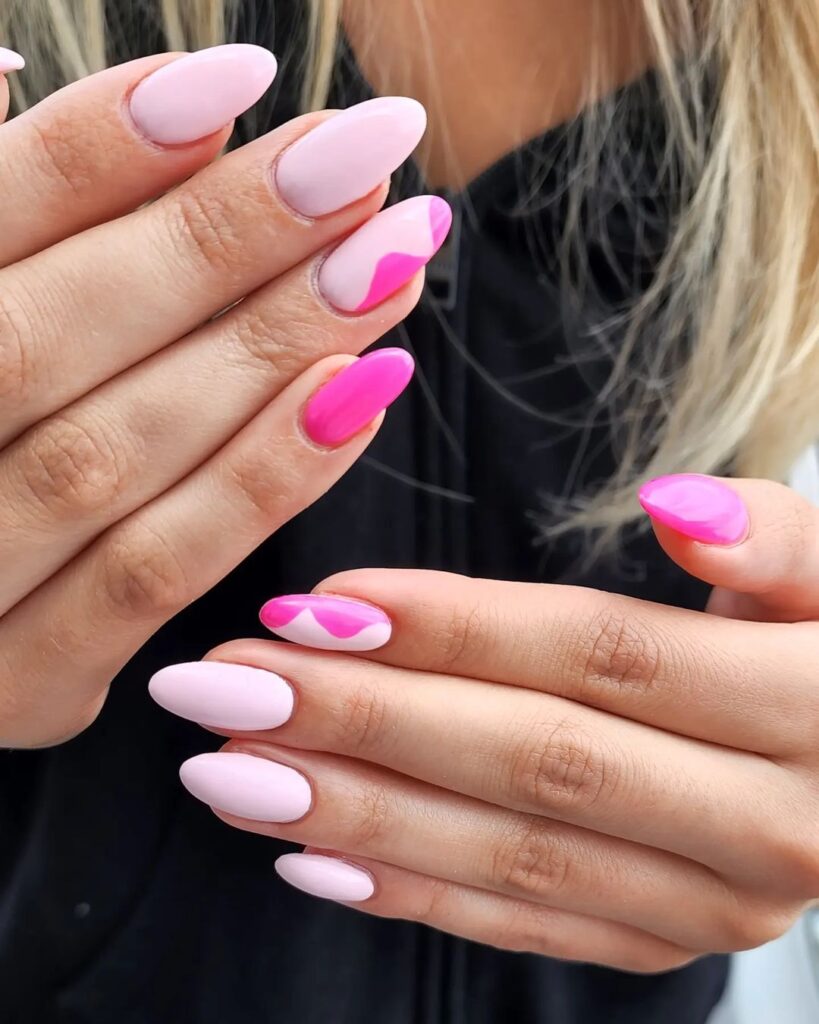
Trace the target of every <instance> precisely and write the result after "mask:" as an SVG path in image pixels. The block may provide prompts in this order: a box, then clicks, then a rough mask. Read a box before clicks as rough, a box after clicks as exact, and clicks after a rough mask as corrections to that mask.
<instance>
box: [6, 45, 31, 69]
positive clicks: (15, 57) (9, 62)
mask: <svg viewBox="0 0 819 1024" xmlns="http://www.w3.org/2000/svg"><path fill="white" fill-rule="evenodd" d="M25 66H26V59H25V57H23V56H21V54H19V53H17V52H16V51H14V50H9V49H7V48H6V47H5V46H0V75H4V74H5V73H6V72H7V71H22V70H23V68H24V67H25Z"/></svg>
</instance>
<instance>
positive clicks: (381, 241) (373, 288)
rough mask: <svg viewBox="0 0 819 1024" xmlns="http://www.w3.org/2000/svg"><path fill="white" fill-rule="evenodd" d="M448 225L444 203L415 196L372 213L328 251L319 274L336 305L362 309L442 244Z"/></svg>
mask: <svg viewBox="0 0 819 1024" xmlns="http://www.w3.org/2000/svg"><path fill="white" fill-rule="evenodd" d="M451 224H452V211H451V210H450V208H449V205H448V204H447V203H446V202H444V200H443V199H440V198H438V196H418V197H416V198H415V199H407V200H405V201H404V202H403V203H398V204H397V205H395V206H391V207H390V208H389V209H388V210H384V211H383V212H382V213H379V214H376V216H375V217H373V218H372V220H370V221H368V222H367V223H366V224H365V225H364V226H363V227H361V228H359V229H358V231H356V232H355V234H353V235H351V236H350V237H349V238H348V239H347V240H346V241H344V242H342V243H341V245H340V246H339V247H338V248H337V249H336V250H335V251H334V252H332V253H331V254H330V256H329V257H328V258H327V260H326V262H325V263H324V265H323V266H322V268H321V271H320V273H319V288H320V289H321V292H322V294H323V295H324V297H325V298H326V299H327V301H328V302H330V303H331V304H332V305H333V306H335V307H336V308H337V309H341V310H344V311H345V312H348V313H365V312H366V311H367V310H369V309H372V308H373V307H375V306H377V305H378V304H379V303H381V302H383V301H384V300H385V299H387V298H389V296H390V295H393V294H394V293H395V292H397V291H398V289H399V288H401V287H402V286H403V285H405V284H406V283H407V281H409V280H410V278H412V277H413V276H414V275H415V274H416V272H417V271H418V270H420V269H421V267H423V266H425V265H426V264H427V263H429V261H430V260H431V259H432V257H433V256H434V255H435V253H436V252H437V251H438V250H439V249H440V248H441V245H442V244H443V241H444V239H445V238H446V236H447V234H448V232H449V228H450V226H451Z"/></svg>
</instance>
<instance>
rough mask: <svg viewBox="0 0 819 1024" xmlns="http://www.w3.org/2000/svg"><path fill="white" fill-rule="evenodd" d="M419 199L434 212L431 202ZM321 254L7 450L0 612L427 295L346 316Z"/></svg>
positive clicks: (2, 456)
mask: <svg viewBox="0 0 819 1024" xmlns="http://www.w3.org/2000/svg"><path fill="white" fill-rule="evenodd" d="M411 205H413V206H414V207H415V208H416V209H418V210H419V212H420V213H422V214H423V215H424V216H426V213H425V207H424V201H423V200H421V199H416V200H413V201H411ZM393 209H394V210H398V208H397V207H394V208H393ZM388 244H390V243H388ZM342 256H343V253H342ZM320 262H321V256H320V255H319V256H318V257H317V258H314V259H310V260H308V261H306V262H305V263H302V264H300V265H299V266H298V267H296V268H294V269H293V270H292V271H290V272H288V273H287V274H285V275H284V276H283V277H280V278H278V279H277V280H275V281H273V282H272V283H271V284H269V285H267V286H265V287H264V288H262V289H260V290H259V291H258V292H256V293H255V294H254V295H252V296H250V297H249V298H248V299H246V300H245V301H244V302H242V303H240V304H239V305H238V306H236V307H234V309H233V310H231V311H230V312H228V313H227V314H225V315H224V316H222V317H220V318H218V319H217V320H215V321H214V322H213V323H211V324H209V325H207V326H206V327H205V328H203V329H201V330H200V331H198V332H194V334H192V335H189V336H188V337H187V338H186V339H185V340H183V341H181V342H178V343H177V344H176V345H172V346H170V347H169V348H168V349H166V350H163V351H162V352H159V353H157V354H156V355H154V356H153V357H151V358H149V359H147V360H145V361H143V362H142V363H140V364H139V365H138V366H136V367H134V368H133V369H132V370H130V371H129V372H128V373H125V374H120V375H119V376H117V377H115V378H114V379H113V380H111V381H109V382H107V383H106V384H104V385H102V386H100V387H99V388H97V389H96V390H95V391H94V392H92V393H91V394H90V395H87V396H85V397H84V398H83V399H81V400H80V401H79V402H76V403H74V404H73V405H72V406H70V407H69V408H67V409H65V410H63V411H62V412H61V413H59V414H57V415H55V416H52V417H49V418H48V419H47V420H45V421H44V422H42V423H40V424H38V425H37V426H36V427H34V428H33V429H32V430H29V431H27V432H26V433H25V434H23V435H22V436H21V437H20V438H19V439H18V440H17V441H16V442H14V443H13V444H12V445H10V446H9V447H8V448H7V449H6V450H5V451H4V452H0V493H3V494H6V495H9V496H14V497H13V500H9V501H7V502H6V503H5V504H1V505H0V562H2V564H3V566H4V572H3V573H2V577H1V578H0V613H2V612H5V611H7V610H8V608H10V607H11V606H12V605H14V604H15V603H17V601H19V600H21V599H22V598H23V597H24V596H25V595H26V594H27V593H29V592H30V591H31V590H33V589H34V588H35V587H36V586H38V585H39V584H40V583H41V582H43V581H44V580H45V579H47V578H48V576H50V575H51V574H52V573H53V572H55V571H57V569H59V568H60V567H61V566H62V565H64V564H65V563H66V562H67V561H68V560H70V559H71V558H72V557H74V555H76V554H77V553H78V552H79V551H81V550H82V549H83V548H84V547H85V546H86V545H87V544H89V543H90V542H91V541H92V540H93V539H94V537H96V536H97V534H99V533H100V532H101V531H102V530H103V529H105V528H106V527H108V526H110V525H111V524H112V523H114V522H117V521H118V520H119V519H122V518H123V517H124V516H126V515H128V514H129V513H131V512H133V511H135V510H136V509H138V508H139V507H140V506H141V505H143V504H145V503H146V502H148V501H150V500H152V499H153V498H155V497H157V495H159V494H161V493H162V492H163V491H165V490H167V489H168V488H169V487H171V486H173V485H174V484H175V483H176V482H177V481H178V480H180V479H182V478H183V477H184V476H186V475H187V474H188V473H190V472H191V471H193V470H194V469H196V467H197V466H199V465H201V463H202V462H203V461H204V460H205V459H207V458H208V457H209V456H210V455H212V454H213V453H214V452H215V451H217V450H218V449H219V448H220V447H221V446H222V445H224V444H225V443H226V442H227V441H228V440H229V439H230V438H231V437H232V436H233V434H235V433H236V431H238V430H239V429H240V428H241V427H242V426H243V425H244V424H245V423H246V422H247V421H248V420H249V419H250V418H251V417H252V416H253V415H254V414H255V413H257V412H259V410H260V409H262V408H263V407H264V405H265V404H266V403H268V402H269V401H271V399H273V398H274V397H275V396H276V395H277V394H279V393H280V392H281V391H282V390H283V388H284V387H285V386H286V385H287V384H288V383H289V382H290V381H291V380H292V379H293V377H294V376H295V375H297V374H298V373H300V372H302V371H303V370H305V369H306V368H307V367H308V366H310V365H311V364H312V363H314V362H316V361H317V360H318V359H321V358H322V357H324V356H327V355H331V354H334V353H352V354H357V353H359V352H361V351H362V350H363V349H364V348H366V347H367V346H368V345H370V344H371V343H372V342H373V341H375V340H376V339H377V338H378V337H379V336H380V335H382V334H383V333H384V332H385V331H387V330H388V329H389V328H391V327H393V326H394V325H395V324H396V323H398V322H399V321H400V320H401V319H403V318H404V317H405V316H406V315H407V314H408V313H409V311H410V310H411V308H412V307H413V306H414V305H415V303H416V301H417V300H418V298H419V296H420V291H421V283H422V278H421V277H420V276H416V278H415V279H414V280H413V281H412V282H411V283H410V285H409V287H406V288H403V289H401V290H400V291H399V292H398V293H397V294H396V295H394V296H393V297H391V298H390V299H387V300H386V301H385V302H384V303H382V304H381V305H380V306H379V307H378V308H376V309H373V310H371V311H370V312H368V313H364V314H362V315H360V316H354V317H351V316H346V315H340V314H339V313H338V312H336V311H335V310H333V309H332V308H331V307H330V306H329V305H328V304H327V302H326V300H325V299H324V298H323V296H322V295H321V294H320V291H319V288H318V286H317V283H316V278H317V273H316V270H317V265H318V264H319V263H320ZM203 409H207V410H208V415H207V416H204V417H203V415H202V410H203ZM22 552H24V555H23V554H21V553H22Z"/></svg>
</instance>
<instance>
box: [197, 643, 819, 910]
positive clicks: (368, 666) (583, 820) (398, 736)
mask: <svg viewBox="0 0 819 1024" xmlns="http://www.w3.org/2000/svg"><path fill="white" fill-rule="evenodd" d="M209 658H218V659H219V660H220V661H224V660H229V661H231V662H234V663H240V664H245V665H255V666H257V667H259V668H265V669H267V670H268V671H270V672H273V673H275V674H276V675H278V676H280V677H281V678H283V679H286V680H287V681H288V682H289V683H290V685H291V686H292V687H293V689H294V691H295V693H296V694H297V695H298V700H297V705H296V708H295V710H294V711H293V713H292V716H291V717H290V719H289V720H288V721H286V722H285V723H284V724H282V725H280V726H279V727H278V728H277V729H276V731H275V733H274V734H263V735H264V736H265V738H266V739H272V740H274V741H275V742H276V743H277V744H280V745H282V746H286V747H288V748H294V749H298V750H310V751H326V752H328V753H333V754H340V755H343V756H346V757H352V758H356V759H359V760H363V761H367V762H370V763H372V764H378V765H381V766H382V767H385V768H389V769H390V770H392V771H395V772H398V773H400V774H402V775H406V776H408V777H410V778H413V779H418V780H420V781H422V782H426V783H428V784H430V785H433V786H440V787H442V788H445V789H449V790H453V791H455V792H458V793H460V794H462V795H464V796H470V797H474V798H475V799H478V800H483V801H485V802H487V803H491V804H495V805H496V806H498V807H504V808H507V809H508V810H513V811H519V812H522V813H525V814H535V815H538V816H541V817H547V818H551V819H554V820H556V821H562V822H565V823H567V824H571V825H576V826H579V827H581V828H588V829H592V830H594V831H596V832H600V833H603V834H605V835H609V836H614V837H618V838H620V839H626V840H629V841H631V842H636V843H642V844H645V845H648V846H652V847H655V848H657V849H661V850H666V851H668V852H670V853H674V854H677V855H679V856H681V857H686V858H689V859H690V860H694V861H696V862H698V863H701V864H704V865H706V866H708V867H709V868H711V869H712V870H714V871H717V872H719V873H720V874H724V875H727V876H729V877H732V878H737V879H747V880H749V881H750V880H751V879H753V880H757V881H758V879H759V877H760V875H765V877H767V875H766V872H769V871H770V870H771V869H772V866H773V865H774V864H776V863H777V862H778V863H780V864H781V858H782V857H784V854H783V853H782V851H783V850H784V849H785V847H786V846H787V845H788V844H790V845H792V846H793V848H794V850H796V849H797V848H798V846H799V843H800V842H802V841H805V845H808V846H809V842H807V840H809V839H810V836H811V835H812V831H813V825H812V823H811V821H810V820H806V817H805V806H806V800H808V799H811V798H810V797H808V796H807V795H806V793H805V789H804V784H803V783H802V782H801V781H800V779H799V778H798V777H797V776H796V774H795V773H794V774H793V775H792V774H791V773H790V772H788V771H787V770H786V769H784V768H782V767H781V766H780V765H779V764H774V763H772V762H770V761H768V760H767V759H765V758H761V757H757V756H755V755H752V754H746V753H743V752H740V751H734V750H728V749H723V748H720V747H714V746H710V745H708V744H704V743H700V742H698V741H695V740H690V739H687V738H684V737H681V736H676V735H670V734H668V733H664V732H660V731H658V730H656V729H651V728H649V727H647V726H644V725H640V724H638V723H635V722H631V721H628V720H626V719H621V718H618V717H616V716H614V715H609V714H605V713H603V712H600V711H597V710H595V709H593V708H587V707H584V706H582V705H579V704H575V703H573V702H571V701H566V700H564V699H562V698H559V697H552V696H548V695H543V694H539V693H535V692H533V691H531V690H523V689H518V688H510V687H508V686H501V685H497V684H490V683H483V682H477V681H474V680H465V679H461V678H459V677H455V676H442V675H438V674H435V673H430V672H412V671H407V670H405V669H397V668H388V667H387V666H384V665H378V664H376V663H374V662H370V661H365V660H363V659H361V658H355V657H351V656H349V655H331V654H329V653H315V652H309V651H306V650H304V649H300V648H297V647H295V646H293V645H287V644H265V643H264V642H261V641H257V642H255V643H254V642H252V641H242V642H240V643H237V644H227V645H224V646H222V647H220V648H217V649H216V651H214V652H212V654H211V655H209ZM198 720H199V721H200V722H201V721H202V718H199V719H198ZM211 721H213V719H211ZM749 794H750V795H749ZM635 809H637V810H635ZM640 809H650V810H646V811H645V812H644V813H641V811H640ZM777 858H780V859H779V860H777ZM794 859H795V858H794ZM797 874H800V877H799V878H798V880H797ZM802 875H804V873H799V872H794V884H795V885H797V884H798V885H799V886H803V885H804V884H805V879H804V877H802ZM814 882H815V878H813V877H812V878H811V879H810V884H813V883H814ZM800 892H801V889H800Z"/></svg>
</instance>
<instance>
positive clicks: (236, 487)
mask: <svg viewBox="0 0 819 1024" xmlns="http://www.w3.org/2000/svg"><path fill="white" fill-rule="evenodd" d="M368 358H369V360H370V361H369V362H368V363H365V360H364V359H362V360H360V361H355V362H354V365H353V366H352V367H350V368H349V369H347V370H346V371H344V372H343V373H342V374H341V375H339V376H336V377H334V374H338V372H339V370H340V368H341V367H344V366H347V364H349V362H350V360H349V358H344V357H339V356H335V357H330V358H329V359H327V360H323V361H321V362H319V363H317V364H316V365H315V366H313V367H311V368H310V369H309V370H307V371H306V372H305V373H304V374H302V376H301V377H299V378H298V379H297V380H296V381H295V382H294V383H293V384H291V385H290V386H289V387H288V388H287V389H286V390H285V391H284V392H283V393H282V394H281V395H279V397H278V398H277V399H276V400H275V401H274V402H272V403H271V404H270V405H269V406H268V407H267V408H265V409H264V410H263V411H262V412H261V413H260V414H259V415H258V416H256V417H255V418H254V419H253V420H252V421H251V422H250V423H249V424H248V425H247V426H246V427H245V428H244V429H243V430H242V431H241V432H240V433H239V434H237V435H236V437H235V438H233V439H232V440H231V441H230V443H229V444H228V445H226V446H225V448H223V449H221V450H220V451H219V452H217V453H216V454H215V455H214V456H212V457H211V459H209V460H208V461H207V462H206V463H205V464H204V465H203V466H202V467H201V468H200V469H198V470H197V471H196V472H195V473H193V474H191V475H190V476H189V477H187V478H186V479H185V480H183V481H182V482H181V483H180V484H178V485H177V486H176V487H175V488H173V489H171V490H170V491H167V492H165V494H163V495H162V496H161V497H160V498H157V499H156V500H155V501H154V502H152V503H150V504H149V505H146V506H144V507H143V508H142V509H140V510H139V511H138V512H136V513H134V514H133V515H132V516H129V517H127V518H126V519H124V520H122V521H121V522H120V523H118V524H117V525H116V526H114V527H112V528H111V529H110V530H108V531H107V532H106V533H104V534H103V535H102V536H101V537H100V538H99V539H98V540H97V541H96V542H95V543H94V544H93V545H91V547H89V548H88V549H87V550H86V551H85V552H83V554H82V555H81V556H80V557H79V558H77V559H75V560H74V561H73V562H72V563H70V564H69V565H68V566H66V568H65V569H63V570H62V571H61V572H60V573H58V574H57V575H56V576H53V577H51V579H50V580H48V582H47V583H45V584H43V586H42V587H40V588H39V589H38V590H36V591H34V593H33V594H31V595H30V596H29V597H28V598H26V600H24V601H22V602H21V603H20V604H18V605H17V606H16V607H15V608H14V609H12V611H10V612H9V613H8V614H7V615H6V616H5V617H4V618H3V619H2V620H0V659H2V660H0V746H13V747H14V746H33V745H43V744H46V743H49V742H57V741H59V740H61V739H64V738H65V737H67V736H69V735H71V734H72V733H75V732H77V731H80V730H81V729H83V728H85V727H86V726H87V725H88V724H89V722H90V721H91V720H93V717H94V716H95V715H96V714H97V712H98V711H99V708H100V705H101V702H102V700H103V699H104V695H105V691H106V689H107V686H108V684H109V682H110V681H111V679H112V678H113V677H114V676H115V674H116V673H117V671H118V670H119V669H120V668H121V667H122V665H124V664H125V662H126V661H127V660H128V659H129V658H130V657H131V655H132V654H133V652H134V651H135V650H137V649H138V648H139V647H140V646H141V645H142V644H143V643H144V642H145V641H146V640H147V639H148V638H149V637H150V636H151V634H152V633H154V632H155V631H156V630H157V629H158V628H159V626H161V625H162V624H163V623H164V622H166V621H167V620H168V619H170V618H171V617H172V616H173V615H175V614H176V613H177V612H179V611H181V610H182V609H183V608H185V607H186V606H187V605H188V604H190V603H191V602H192V601H193V600H194V599H195V598H197V597H199V596H200V595H201V594H203V593H204V592H205V591H207V590H208V589H210V588H211V587H212V586H213V585H214V584H215V583H216V582H218V580H220V579H221V578H222V577H223V576H224V575H226V574H227V573H228V572H229V571H230V570H231V569H233V568H234V567H235V566H236V565H237V564H238V563H239V562H240V561H241V560H242V559H243V558H245V557H246V556H247V555H248V554H249V553H250V552H251V551H252V550H253V549H254V548H255V547H257V546H258V544H260V543H261V542H262V541H263V540H264V539H265V538H266V537H267V536H269V535H270V534H271V533H273V532H274V531H275V530H276V529H277V528H278V527H279V526H280V525H281V524H282V523H284V522H285V521H287V520H288V519H290V518H292V516H294V515H295V514H296V513H297V512H299V511H300V510H301V509H303V508H305V507H306V506H307V505H309V504H311V503H312V502H313V501H315V500H316V499H317V498H318V497H320V495H321V494H323V493H324V492H325V491H326V490H327V489H328V488H329V487H330V486H331V485H332V484H333V483H334V482H335V480H337V479H338V478H339V477H340V476H341V475H342V474H343V473H344V472H345V471H346V470H347V469H348V468H349V466H350V465H351V464H352V463H353V461H354V460H355V459H356V458H357V457H358V456H359V455H360V454H361V452H362V451H363V450H364V448H365V447H366V446H367V444H368V443H369V441H370V439H371V438H372V436H373V435H374V433H375V431H376V430H377V428H378V426H379V424H380V422H381V417H380V415H379V404H380V407H381V408H384V407H386V406H387V405H388V404H389V403H390V401H391V400H392V399H394V398H395V397H397V394H398V393H400V389H401V386H402V385H405V384H406V382H407V380H408V374H409V373H411V366H412V361H411V359H409V357H408V356H407V355H406V353H401V352H400V351H397V350H380V351H379V352H377V353H374V354H372V355H371V356H370V357H368ZM362 366H364V367H365V369H364V370H363V371H362V370H359V369H358V368H359V367H362ZM354 371H355V372H354ZM341 376H343V377H344V380H345V382H346V388H340V387H339V385H338V383H337V382H338V381H340V380H341ZM330 378H333V380H334V381H335V382H336V383H335V384H334V387H333V389H332V392H331V393H332V395H333V396H334V398H335V407H336V410H337V411H338V412H339V413H340V412H343V411H344V410H345V409H346V412H347V419H348V423H349V422H350V416H352V415H353V414H354V415H355V416H356V417H357V420H358V422H357V427H358V428H360V429H357V430H356V431H355V433H353V434H352V435H351V436H349V437H346V438H338V439H337V440H336V442H335V443H334V444H333V445H332V446H330V447H328V446H324V445H319V444H317V443H316V442H315V441H314V440H311V437H310V436H308V434H307V433H306V432H305V431H306V428H305V426H304V424H303V422H302V420H303V418H304V417H305V416H307V414H308V413H310V411H311V410H314V409H316V407H317V404H318V407H319V409H324V411H325V413H327V412H328V411H332V410H328V409H327V401H326V398H325V397H324V396H325V395H326V394H327V390H326V389H325V388H324V387H323V385H325V384H327V382H328V380H329V379H330ZM319 396H320V397H321V401H320V402H319V401H318V398H319ZM308 400H309V401H308ZM367 416H369V418H370V422H369V423H365V422H364V420H365V418H366V417H367ZM313 436H317V435H313Z"/></svg>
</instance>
